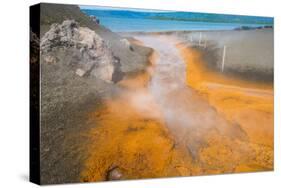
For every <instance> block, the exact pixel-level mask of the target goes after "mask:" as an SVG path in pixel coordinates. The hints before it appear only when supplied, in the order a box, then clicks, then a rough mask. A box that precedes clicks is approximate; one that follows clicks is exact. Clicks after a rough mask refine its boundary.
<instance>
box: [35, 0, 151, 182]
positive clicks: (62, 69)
mask: <svg viewBox="0 0 281 188" xmlns="http://www.w3.org/2000/svg"><path fill="white" fill-rule="evenodd" d="M66 19H74V20H76V21H77V22H78V23H79V24H80V25H81V26H83V27H88V28H90V29H92V30H94V31H95V32H96V33H97V34H98V35H100V36H101V37H102V38H103V40H105V42H106V43H107V44H108V46H109V47H110V49H111V51H112V52H113V55H114V56H115V57H117V58H118V59H119V60H120V66H119V67H118V69H120V70H119V71H118V72H120V73H122V74H120V75H113V79H114V80H113V82H112V83H108V82H105V81H102V80H99V79H95V78H89V77H79V76H77V75H76V74H75V73H74V72H73V70H71V68H69V67H67V65H66V64H67V63H65V62H66V61H65V62H64V60H63V59H61V57H67V55H65V54H64V55H62V54H61V53H64V51H63V50H62V51H59V50H58V51H57V52H56V55H57V57H56V58H57V60H58V62H57V63H55V64H47V63H43V64H41V65H40V66H41V83H40V87H41V109H40V112H41V120H40V121H41V125H40V129H41V130H40V131H41V133H40V136H41V137H40V159H41V162H40V168H41V184H57V183H73V182H79V181H80V172H81V169H82V168H83V164H84V163H83V162H84V160H85V159H86V158H87V156H88V155H87V152H88V150H87V146H88V144H89V137H88V134H87V131H88V130H89V129H90V128H92V127H93V126H95V124H94V123H93V122H91V124H89V123H88V122H87V121H86V120H87V119H88V114H89V113H90V112H93V111H95V110H97V109H99V108H100V107H101V106H103V101H104V99H107V98H110V97H113V96H115V95H118V93H119V88H118V87H117V86H116V85H115V84H114V82H116V80H120V79H122V77H123V76H124V75H126V74H129V75H130V74H132V73H134V72H136V73H137V72H141V71H143V70H144V69H145V68H146V67H147V65H148V59H149V57H150V55H151V53H152V49H150V48H146V47H142V46H139V45H136V44H132V47H131V48H132V49H133V50H132V49H130V48H128V47H127V46H125V45H124V44H122V42H120V40H121V39H122V37H120V36H119V35H118V34H116V33H113V32H111V31H110V30H108V29H106V28H104V27H103V26H100V25H97V24H96V23H95V22H93V21H92V20H91V19H90V17H88V16H87V15H85V14H84V13H82V12H81V11H80V9H79V7H78V6H73V5H59V4H44V3H43V4H41V26H42V27H41V31H40V33H41V34H40V35H41V37H42V36H43V35H44V33H46V32H47V31H48V29H49V27H50V26H51V24H53V23H62V22H63V21H64V20H66ZM31 29H32V28H31Z"/></svg>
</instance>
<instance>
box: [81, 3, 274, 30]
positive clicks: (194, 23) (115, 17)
mask: <svg viewBox="0 0 281 188" xmlns="http://www.w3.org/2000/svg"><path fill="white" fill-rule="evenodd" d="M84 8H85V7H84ZM87 8H88V9H87ZM81 10H82V11H83V12H84V13H86V14H87V15H89V16H96V17H97V18H98V19H99V20H100V24H101V25H104V26H105V27H107V28H109V29H110V30H112V31H115V32H136V31H141V32H157V31H184V30H232V29H235V28H239V27H241V26H248V27H259V26H265V25H273V18H270V17H257V16H239V15H225V14H209V13H192V12H153V11H147V10H146V11H145V10H142V11H140V10H139V11H135V10H123V9H119V10H112V9H95V7H86V9H81Z"/></svg>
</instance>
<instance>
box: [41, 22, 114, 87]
mask: <svg viewBox="0 0 281 188" xmlns="http://www.w3.org/2000/svg"><path fill="white" fill-rule="evenodd" d="M40 47H41V48H40V50H41V57H42V58H41V59H42V60H43V63H44V62H47V63H50V61H51V60H52V61H51V63H60V61H61V62H62V63H63V64H65V63H66V65H68V67H70V68H71V69H73V72H74V73H76V74H77V76H81V77H85V76H94V77H96V78H99V79H102V80H105V81H108V82H110V81H111V80H112V74H113V72H114V57H113V54H112V52H111V51H110V50H109V48H108V47H107V45H106V43H105V42H104V40H103V39H102V38H101V37H100V36H99V35H98V34H96V32H95V31H93V30H90V29H89V28H87V27H80V26H79V24H78V23H77V22H75V21H74V20H66V21H64V22H63V23H62V24H53V25H52V26H51V28H50V30H49V31H48V32H47V33H46V34H45V35H44V36H43V38H42V40H41V44H40Z"/></svg>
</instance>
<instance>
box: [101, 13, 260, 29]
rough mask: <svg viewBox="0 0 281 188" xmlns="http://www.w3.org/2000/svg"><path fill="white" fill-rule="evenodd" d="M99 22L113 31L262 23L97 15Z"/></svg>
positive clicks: (232, 27) (256, 25)
mask: <svg viewBox="0 0 281 188" xmlns="http://www.w3.org/2000/svg"><path fill="white" fill-rule="evenodd" d="M99 19H100V24H101V25H103V26H105V27H107V28H109V29H110V30H112V31H114V32H137V31H142V32H157V31H185V30H190V31H192V30H193V31H194V30H232V29H235V28H238V27H241V26H250V27H258V26H263V25H262V24H239V23H212V22H194V21H177V20H157V19H141V18H137V19H136V18H114V17H99Z"/></svg>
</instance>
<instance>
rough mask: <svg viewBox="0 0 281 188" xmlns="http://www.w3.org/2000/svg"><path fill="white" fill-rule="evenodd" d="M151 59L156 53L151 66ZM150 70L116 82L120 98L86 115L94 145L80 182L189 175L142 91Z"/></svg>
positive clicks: (186, 161) (187, 164)
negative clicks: (112, 175) (114, 172)
mask: <svg viewBox="0 0 281 188" xmlns="http://www.w3.org/2000/svg"><path fill="white" fill-rule="evenodd" d="M155 58H157V54H155V53H154V54H153V55H152V56H151V59H150V60H151V66H153V61H154V60H155ZM150 69H151V67H149V68H148V70H147V71H144V72H143V73H139V74H137V75H135V76H129V78H127V79H126V80H124V81H122V82H120V83H119V85H120V86H122V87H124V88H126V91H125V92H124V93H123V94H122V96H119V97H118V98H115V99H112V100H108V101H106V104H105V106H104V107H103V108H102V109H101V110H99V111H97V112H93V113H91V114H89V121H93V122H95V123H96V124H97V125H96V127H94V128H93V129H92V130H91V132H90V135H91V138H92V139H93V141H92V145H91V146H90V148H89V151H90V157H89V158H88V159H87V160H86V162H85V168H84V170H83V172H82V173H81V181H103V180H107V176H108V173H109V172H110V170H111V169H113V168H118V170H119V172H121V173H122V178H121V179H137V178H153V177H166V176H180V175H188V174H190V173H192V170H190V169H191V168H190V166H191V159H190V158H188V156H186V155H185V154H184V152H183V150H182V149H180V148H179V147H176V146H175V143H174V140H173V138H172V137H171V135H170V134H169V132H168V130H167V129H166V127H165V126H164V123H163V121H162V115H161V114H160V113H159V110H158V109H157V105H156V104H154V102H153V99H152V98H151V96H150V94H149V92H148V90H147V89H146V86H147V83H148V81H149V79H150V71H151V70H150ZM194 170H195V169H194Z"/></svg>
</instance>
